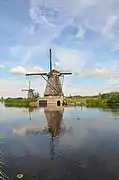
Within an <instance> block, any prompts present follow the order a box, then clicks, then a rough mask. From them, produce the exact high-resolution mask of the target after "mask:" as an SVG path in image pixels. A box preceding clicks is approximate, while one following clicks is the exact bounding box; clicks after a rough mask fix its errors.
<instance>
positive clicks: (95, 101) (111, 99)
mask: <svg viewBox="0 0 119 180" xmlns="http://www.w3.org/2000/svg"><path fill="white" fill-rule="evenodd" d="M66 100H67V102H68V103H78V102H82V103H84V104H85V105H86V106H87V107H100V108H110V107H111V108H117V107H119V92H110V93H105V94H99V95H95V96H70V97H66Z"/></svg>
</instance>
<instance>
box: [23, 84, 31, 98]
mask: <svg viewBox="0 0 119 180" xmlns="http://www.w3.org/2000/svg"><path fill="white" fill-rule="evenodd" d="M22 91H27V92H28V98H33V97H34V89H31V81H29V85H28V89H22Z"/></svg>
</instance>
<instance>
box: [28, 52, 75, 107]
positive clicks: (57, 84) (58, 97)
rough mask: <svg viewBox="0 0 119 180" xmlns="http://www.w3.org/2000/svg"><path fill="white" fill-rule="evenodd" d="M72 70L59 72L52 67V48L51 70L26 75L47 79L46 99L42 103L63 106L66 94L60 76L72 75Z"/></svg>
mask: <svg viewBox="0 0 119 180" xmlns="http://www.w3.org/2000/svg"><path fill="white" fill-rule="evenodd" d="M70 74H72V73H70V72H59V71H57V70H55V69H53V68H52V59H51V49H50V72H49V73H28V74H26V76H30V75H31V76H32V75H40V76H42V77H43V79H44V80H45V81H46V89H45V92H44V100H42V102H41V101H40V100H39V105H40V103H44V105H45V106H48V105H53V106H61V105H64V104H65V101H64V94H63V91H62V85H63V82H62V84H61V81H60V78H63V77H64V76H65V75H70Z"/></svg>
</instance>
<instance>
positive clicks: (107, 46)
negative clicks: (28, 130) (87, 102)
mask: <svg viewBox="0 0 119 180" xmlns="http://www.w3.org/2000/svg"><path fill="white" fill-rule="evenodd" d="M118 9H119V1H118V0H105V1H103V0H65V1H63V0H45V1H44V0H26V1H25V0H11V1H9V0H1V1H0V83H1V87H2V88H1V89H0V96H4V97H6V96H25V95H26V94H25V93H23V92H22V91H21V89H22V88H24V87H25V88H26V87H27V86H28V81H29V80H32V87H33V88H35V89H36V91H38V92H39V93H40V94H41V95H42V94H43V91H44V88H45V82H44V80H42V78H41V77H37V78H36V77H34V78H33V77H31V78H30V77H29V78H26V77H25V75H24V74H25V73H26V72H41V71H48V59H49V54H48V53H49V48H52V55H53V64H54V67H55V68H57V69H58V70H64V71H71V72H72V73H73V75H72V76H69V77H66V78H65V81H64V93H65V94H66V95H69V94H81V95H87V94H89V95H90V94H97V93H99V92H107V91H118V87H119V82H118V71H119V11H118Z"/></svg>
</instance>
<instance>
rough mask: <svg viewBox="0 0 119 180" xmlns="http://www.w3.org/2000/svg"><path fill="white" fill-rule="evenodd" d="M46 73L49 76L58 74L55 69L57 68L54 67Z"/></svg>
mask: <svg viewBox="0 0 119 180" xmlns="http://www.w3.org/2000/svg"><path fill="white" fill-rule="evenodd" d="M48 75H49V76H50V75H60V72H59V71H57V70H55V69H53V70H51V71H50V72H49V73H48Z"/></svg>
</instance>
